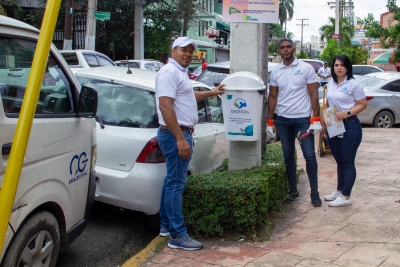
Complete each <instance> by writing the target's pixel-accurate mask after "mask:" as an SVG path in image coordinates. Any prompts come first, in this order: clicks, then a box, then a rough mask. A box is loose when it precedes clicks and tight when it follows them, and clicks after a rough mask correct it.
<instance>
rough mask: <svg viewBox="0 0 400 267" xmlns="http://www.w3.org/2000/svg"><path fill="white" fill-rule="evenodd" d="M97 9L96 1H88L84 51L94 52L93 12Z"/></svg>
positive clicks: (94, 27) (94, 22) (94, 30)
mask: <svg viewBox="0 0 400 267" xmlns="http://www.w3.org/2000/svg"><path fill="white" fill-rule="evenodd" d="M96 9H97V1H96V0H89V1H88V11H87V12H88V13H87V16H86V35H85V49H87V50H95V47H96V18H95V17H94V12H95V10H96Z"/></svg>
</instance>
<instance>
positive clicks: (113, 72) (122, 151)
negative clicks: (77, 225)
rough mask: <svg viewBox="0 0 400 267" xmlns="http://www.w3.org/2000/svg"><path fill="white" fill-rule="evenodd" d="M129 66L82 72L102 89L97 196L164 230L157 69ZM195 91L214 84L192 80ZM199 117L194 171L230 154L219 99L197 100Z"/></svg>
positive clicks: (90, 83)
mask: <svg viewBox="0 0 400 267" xmlns="http://www.w3.org/2000/svg"><path fill="white" fill-rule="evenodd" d="M131 71H132V74H127V73H126V68H99V69H96V70H94V69H88V70H84V71H81V72H78V73H77V78H78V80H79V81H80V82H81V83H82V85H85V86H92V87H93V88H95V89H96V90H97V91H98V95H99V105H98V112H97V114H98V115H97V117H96V119H97V122H98V123H99V126H100V127H97V140H98V150H97V151H98V154H97V165H96V172H97V177H98V183H97V188H96V190H97V192H98V194H97V196H96V200H98V201H100V202H104V203H108V204H111V205H115V206H118V207H122V208H125V209H130V210H136V211H141V212H144V213H145V214H147V215H149V219H150V224H149V225H150V228H151V229H154V230H159V227H160V225H159V221H158V220H159V216H158V213H159V208H160V197H161V189H162V186H163V181H164V177H165V176H166V166H165V158H164V156H163V154H162V152H161V150H160V148H159V145H158V142H157V138H156V136H157V129H158V127H159V124H158V117H157V111H156V101H155V88H154V86H155V77H156V75H157V73H156V72H152V71H146V70H141V69H131ZM192 84H193V89H194V90H196V91H207V90H211V87H210V86H207V85H206V84H203V83H199V82H195V81H193V82H192ZM197 109H198V114H199V122H198V124H197V125H196V126H195V127H194V128H195V131H194V133H193V139H194V142H195V145H194V147H195V148H194V153H193V157H192V159H191V161H190V163H189V174H192V175H196V174H199V173H202V172H210V171H212V170H213V169H216V168H218V167H219V166H221V165H222V163H223V160H224V159H225V158H227V157H228V151H229V146H228V141H227V140H226V139H225V128H224V124H223V115H222V106H221V101H220V98H219V97H217V96H213V97H209V98H208V99H206V100H204V101H200V102H198V103H197Z"/></svg>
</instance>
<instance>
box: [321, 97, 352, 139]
mask: <svg viewBox="0 0 400 267" xmlns="http://www.w3.org/2000/svg"><path fill="white" fill-rule="evenodd" d="M336 112H338V108H337V106H336V105H334V106H332V107H329V108H326V109H324V111H323V112H322V116H324V122H325V125H326V129H327V131H328V134H329V137H330V138H332V137H335V136H337V135H339V134H341V133H344V132H346V129H345V128H344V123H343V121H342V120H340V119H338V118H337V117H336Z"/></svg>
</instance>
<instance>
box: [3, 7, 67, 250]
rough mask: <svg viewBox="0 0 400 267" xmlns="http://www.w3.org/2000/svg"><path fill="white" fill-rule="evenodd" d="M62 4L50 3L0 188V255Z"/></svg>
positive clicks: (44, 18)
mask: <svg viewBox="0 0 400 267" xmlns="http://www.w3.org/2000/svg"><path fill="white" fill-rule="evenodd" d="M60 3H61V0H49V1H47V5H46V10H45V13H44V17H43V22H42V27H41V29H40V34H39V39H38V43H37V46H36V50H35V56H34V57H33V62H32V67H31V73H30V75H29V79H28V83H27V86H26V91H25V96H24V101H23V102H22V107H21V112H20V114H19V119H18V123H17V128H16V131H15V134H14V140H13V143H12V149H11V153H10V157H9V160H8V164H7V168H6V172H5V174H4V179H3V184H2V187H1V189H0V253H1V251H2V249H3V243H4V238H5V235H6V232H7V226H8V221H9V220H10V216H11V211H12V205H13V204H14V198H15V194H16V192H17V187H18V181H19V176H20V174H21V168H22V165H23V162H24V157H25V152H26V147H27V145H28V141H29V134H30V132H31V127H32V121H33V118H34V116H35V110H36V105H37V101H38V98H39V92H40V88H41V85H42V80H43V76H44V70H45V66H46V64H47V59H48V56H49V51H50V45H51V40H52V38H53V34H54V28H55V25H56V21H57V16H58V11H59V9H60Z"/></svg>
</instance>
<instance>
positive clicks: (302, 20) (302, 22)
mask: <svg viewBox="0 0 400 267" xmlns="http://www.w3.org/2000/svg"><path fill="white" fill-rule="evenodd" d="M296 20H301V24H296V25H297V26H301V43H300V47H301V49H300V51H303V27H304V26H308V24H304V21H305V20H308V19H296Z"/></svg>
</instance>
